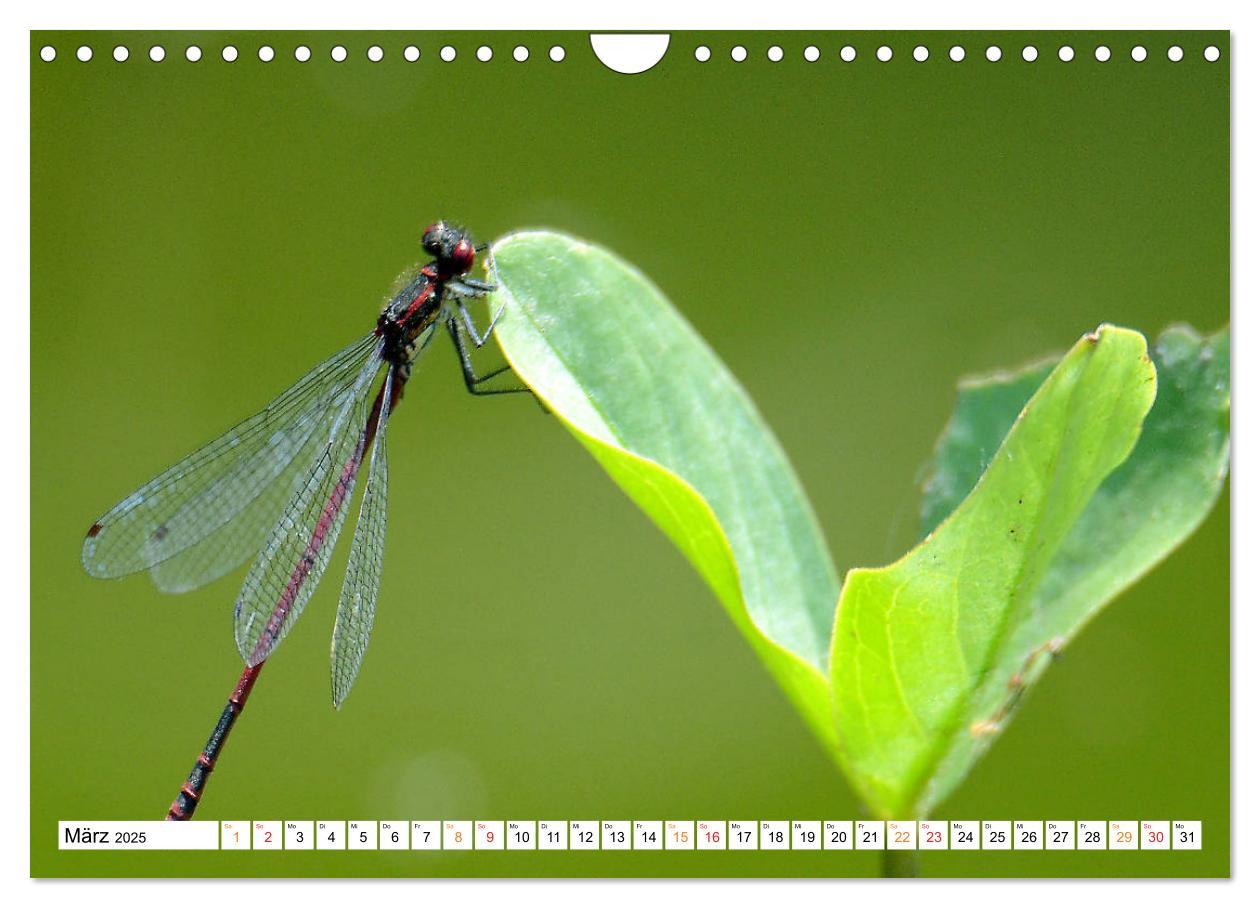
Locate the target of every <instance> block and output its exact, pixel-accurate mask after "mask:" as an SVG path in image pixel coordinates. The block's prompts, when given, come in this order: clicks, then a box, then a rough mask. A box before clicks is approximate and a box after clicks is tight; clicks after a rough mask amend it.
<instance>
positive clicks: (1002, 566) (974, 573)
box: [831, 326, 1155, 816]
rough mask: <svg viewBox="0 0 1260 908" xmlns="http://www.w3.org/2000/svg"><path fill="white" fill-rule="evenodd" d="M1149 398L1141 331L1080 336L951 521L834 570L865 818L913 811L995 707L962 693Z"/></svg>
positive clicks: (987, 665)
mask: <svg viewBox="0 0 1260 908" xmlns="http://www.w3.org/2000/svg"><path fill="white" fill-rule="evenodd" d="M1154 397H1155V370H1154V367H1153V366H1152V365H1151V362H1150V359H1149V357H1148V356H1147V354H1146V341H1145V339H1144V338H1143V337H1142V335H1140V334H1138V333H1136V332H1133V331H1127V330H1124V329H1119V328H1113V327H1110V326H1103V327H1102V328H1100V329H1099V330H1098V331H1096V332H1094V333H1092V334H1089V335H1086V336H1085V337H1084V338H1082V339H1081V340H1080V341H1079V342H1078V343H1077V344H1076V346H1075V347H1073V348H1072V350H1071V351H1069V353H1068V354H1067V356H1065V357H1064V358H1063V360H1062V362H1060V363H1059V365H1058V366H1057V367H1056V368H1055V370H1054V371H1053V372H1052V373H1051V374H1050V376H1049V377H1048V378H1047V379H1046V380H1045V382H1044V383H1043V384H1042V385H1041V387H1040V388H1039V389H1038V390H1037V392H1036V393H1035V394H1034V395H1033V397H1032V399H1031V400H1030V401H1029V402H1028V405H1027V407H1026V408H1025V409H1024V411H1023V413H1022V414H1021V415H1020V417H1019V418H1018V420H1017V421H1016V422H1015V425H1014V426H1013V427H1012V429H1011V431H1010V433H1009V434H1008V435H1007V436H1006V439H1005V441H1004V442H1003V443H1002V446H1001V447H1000V448H999V449H998V450H997V452H996V454H995V456H994V458H993V461H992V463H991V464H990V465H989V468H988V469H987V470H986V471H985V473H984V475H983V476H982V477H981V479H980V481H979V483H977V485H976V486H975V488H974V489H973V490H972V492H971V494H970V495H968V496H967V498H966V499H965V500H964V501H963V502H962V504H961V505H959V506H958V508H957V510H955V511H954V512H953V514H952V515H950V517H948V518H947V519H946V520H945V522H944V523H942V524H941V525H940V526H939V527H937V528H936V530H935V531H934V532H933V533H932V534H931V535H930V536H928V538H927V539H926V540H924V541H923V542H922V543H921V544H920V545H919V546H917V547H916V548H914V549H913V550H911V551H910V553H909V554H907V555H905V556H904V557H903V558H902V559H901V560H900V561H897V562H896V563H894V564H892V565H890V566H888V567H885V568H880V569H856V570H853V571H850V572H849V575H848V577H847V578H846V579H845V585H844V590H843V591H842V592H841V595H840V604H839V607H838V610H837V616H836V630H835V637H834V640H833V650H832V664H831V677H832V687H833V689H834V691H835V698H834V702H835V714H836V725H837V730H838V733H839V738H840V741H841V747H842V759H843V762H844V764H845V766H846V768H847V769H848V772H849V775H850V778H851V779H852V780H853V781H854V783H855V785H856V786H857V788H858V789H859V791H860V793H861V794H862V795H863V797H864V798H865V799H866V801H867V803H868V805H869V806H871V808H872V809H873V810H875V811H876V812H877V813H879V814H882V815H898V816H924V815H926V814H927V812H928V810H929V809H930V808H931V806H932V804H933V803H934V802H935V799H936V798H937V797H939V794H940V792H941V791H943V790H944V787H945V786H944V785H942V784H941V782H942V780H941V779H940V778H939V776H938V774H939V772H940V770H941V767H942V765H944V764H949V765H953V764H952V763H951V761H950V756H951V749H952V748H953V747H954V745H955V742H956V740H957V737H958V735H959V732H960V730H962V731H963V733H964V734H971V731H970V729H971V726H972V725H973V724H974V723H976V722H977V721H984V720H985V719H987V718H988V717H989V716H991V715H993V714H995V712H996V710H997V709H998V708H999V706H1000V703H990V702H988V701H987V700H984V699H982V698H979V697H978V696H977V695H978V694H984V693H986V692H987V691H989V690H990V682H992V681H993V680H994V679H995V678H1001V679H1002V680H1003V681H1005V680H1006V679H1008V678H1010V677H1011V675H1012V674H1013V671H1008V670H1007V669H1008V666H1009V661H1008V656H1009V652H1008V650H1007V648H1006V647H1005V646H1004V644H1005V643H1006V642H1007V640H1008V638H1009V637H1010V634H1011V631H1012V630H1013V629H1015V628H1017V627H1019V626H1020V624H1021V623H1022V622H1023V621H1025V620H1026V619H1027V618H1028V616H1029V614H1030V613H1031V611H1032V608H1033V598H1034V595H1035V593H1036V591H1037V588H1038V587H1039V586H1040V584H1041V582H1042V580H1043V578H1044V577H1045V575H1046V572H1047V570H1048V568H1049V566H1050V564H1051V562H1052V561H1053V560H1054V558H1055V556H1056V554H1057V553H1058V552H1059V550H1060V548H1061V547H1062V544H1063V541H1064V539H1065V538H1066V537H1067V535H1068V533H1069V532H1070V531H1071V529H1072V527H1073V525H1074V524H1075V523H1076V521H1077V519H1078V518H1079V517H1080V516H1081V514H1082V512H1083V511H1084V510H1085V507H1086V506H1087V505H1088V504H1089V501H1090V499H1091V498H1092V497H1093V495H1094V493H1095V491H1097V489H1098V487H1099V486H1100V485H1101V484H1102V482H1103V480H1104V479H1105V478H1106V477H1107V475H1108V474H1109V473H1110V472H1111V471H1112V470H1114V469H1115V468H1116V467H1117V466H1119V465H1120V464H1121V463H1122V462H1123V461H1124V460H1125V458H1126V457H1128V455H1129V452H1130V451H1131V450H1132V449H1133V446H1134V444H1135V443H1136V441H1137V438H1138V434H1139V432H1140V431H1141V426H1142V419H1143V417H1145V415H1146V412H1147V410H1148V409H1149V408H1150V405H1151V402H1152V401H1153V400H1154ZM1045 642H1047V641H1040V643H1045ZM1040 643H1039V644H1038V645H1040ZM1031 655H1032V650H1031V649H1030V650H1029V651H1027V652H1024V653H1020V654H1019V659H1020V660H1021V664H1022V661H1023V660H1026V659H1028V658H1029V657H1030V656H1031ZM964 771H965V770H964Z"/></svg>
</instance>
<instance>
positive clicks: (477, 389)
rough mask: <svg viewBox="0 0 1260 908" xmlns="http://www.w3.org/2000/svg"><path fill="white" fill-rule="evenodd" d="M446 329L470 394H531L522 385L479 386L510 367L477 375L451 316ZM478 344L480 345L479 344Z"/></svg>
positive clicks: (462, 337)
mask: <svg viewBox="0 0 1260 908" xmlns="http://www.w3.org/2000/svg"><path fill="white" fill-rule="evenodd" d="M461 309H462V307H461ZM446 329H447V330H448V331H449V332H450V334H451V340H452V341H454V342H455V352H456V353H458V354H459V364H460V367H461V368H462V369H463V370H464V386H465V387H466V388H468V392H469V393H470V394H478V395H483V394H519V393H522V392H524V393H527V394H533V391H531V390H530V389H529V388H527V387H526V386H524V385H521V386H520V387H516V388H483V387H481V385H482V384H483V383H485V382H487V381H489V380H490V379H492V378H495V377H496V376H499V375H502V374H503V373H504V372H509V371H511V369H512V367H511V366H510V365H505V366H500V367H499V368H497V369H495V370H494V371H493V372H487V373H486V374H485V375H478V374H477V370H476V369H475V368H474V367H473V362H472V355H471V354H470V353H469V351H468V345H467V344H466V343H465V342H464V334H463V328H462V326H461V325H460V324H459V322H457V321H456V320H455V319H454V318H453V317H452V318H448V319H447V320H446ZM488 333H489V332H487V334H488ZM474 340H475V339H474ZM478 346H480V344H479V345H478Z"/></svg>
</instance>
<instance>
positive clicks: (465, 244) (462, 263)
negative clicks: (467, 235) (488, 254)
mask: <svg viewBox="0 0 1260 908" xmlns="http://www.w3.org/2000/svg"><path fill="white" fill-rule="evenodd" d="M476 254H477V251H476V250H475V249H474V248H473V244H472V243H471V242H470V241H469V240H467V239H462V240H460V241H459V242H458V243H456V244H455V248H454V249H452V250H451V264H452V265H454V266H455V267H456V269H458V270H459V271H460V272H461V273H462V272H465V271H467V270H468V269H470V268H472V266H473V257H474V256H476Z"/></svg>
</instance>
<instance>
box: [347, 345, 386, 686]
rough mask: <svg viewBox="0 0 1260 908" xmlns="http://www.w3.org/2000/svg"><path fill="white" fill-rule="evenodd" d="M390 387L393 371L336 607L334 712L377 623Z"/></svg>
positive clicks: (357, 666)
mask: <svg viewBox="0 0 1260 908" xmlns="http://www.w3.org/2000/svg"><path fill="white" fill-rule="evenodd" d="M393 384H394V376H393V372H392V370H391V372H390V373H389V374H388V375H386V376H385V388H384V390H383V391H382V392H381V400H382V404H381V413H380V416H379V417H378V419H377V421H376V443H375V444H374V445H373V447H372V459H371V461H370V463H369V465H368V475H367V482H366V483H365V484H364V486H363V501H362V502H361V503H360V504H359V522H358V523H357V524H356V525H355V528H354V540H353V541H352V542H351V544H350V561H349V564H348V565H347V566H346V579H345V582H344V583H343V584H342V586H341V599H340V601H339V602H338V603H337V622H336V624H335V625H333V638H332V695H333V706H336V707H340V706H341V701H342V700H344V699H345V698H346V695H347V694H349V693H350V688H351V687H353V686H354V679H355V678H357V677H358V675H359V666H360V665H362V664H363V654H364V653H366V652H367V645H368V639H369V638H370V637H371V636H372V623H373V621H374V620H375V619H376V597H377V594H378V593H379V592H380V588H381V564H382V562H383V560H384V556H385V510H386V501H387V499H388V490H389V463H388V460H387V457H386V448H385V427H386V424H387V422H388V420H389V405H390V400H391V396H390V395H391V393H392V391H393Z"/></svg>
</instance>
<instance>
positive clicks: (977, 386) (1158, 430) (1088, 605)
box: [923, 326, 1230, 804]
mask: <svg viewBox="0 0 1260 908" xmlns="http://www.w3.org/2000/svg"><path fill="white" fill-rule="evenodd" d="M1153 359H1154V361H1155V369H1156V374H1157V376H1158V389H1159V390H1158V395H1157V397H1156V398H1155V404H1154V406H1153V407H1152V408H1151V411H1150V414H1149V415H1148V416H1147V418H1146V422H1145V424H1144V425H1143V427H1142V435H1141V437H1140V438H1139V439H1138V443H1137V446H1136V447H1135V448H1134V449H1133V453H1132V454H1131V455H1129V458H1128V460H1126V461H1125V462H1124V463H1123V464H1122V465H1121V466H1120V467H1119V468H1117V469H1116V471H1115V472H1113V473H1112V474H1111V475H1110V476H1108V477H1107V479H1106V481H1105V482H1104V483H1103V484H1102V486H1101V487H1100V488H1099V490H1098V492H1097V493H1096V494H1095V495H1094V497H1093V499H1091V501H1090V503H1089V506H1088V507H1087V508H1086V509H1085V512H1084V513H1083V514H1082V515H1081V517H1080V518H1079V519H1078V520H1077V522H1076V525H1075V526H1073V528H1072V531H1071V532H1070V533H1069V534H1068V536H1067V538H1066V539H1064V541H1063V544H1062V545H1061V546H1060V550H1059V552H1058V554H1057V556H1056V557H1055V559H1054V560H1053V562H1052V563H1051V564H1050V567H1049V568H1048V570H1047V571H1046V575H1045V577H1044V578H1043V580H1042V582H1041V584H1040V586H1039V587H1038V588H1037V591H1036V594H1035V596H1034V597H1033V605H1032V609H1031V610H1030V611H1029V612H1028V614H1027V615H1026V616H1025V618H1024V620H1022V621H1020V622H1019V623H1018V624H1017V626H1015V627H1013V628H1012V630H1011V632H1010V635H1009V640H1008V642H1007V644H1006V646H1005V651H1004V653H1003V655H1002V658H1001V659H1000V660H999V662H998V664H997V668H996V669H995V671H993V672H992V673H991V674H990V677H989V678H988V680H987V682H986V684H985V686H984V687H983V688H982V689H981V690H979V691H978V692H977V694H976V697H975V699H976V702H977V704H978V705H977V708H976V710H975V716H974V718H975V721H976V722H981V723H983V722H984V721H985V720H984V718H983V717H984V716H986V715H988V716H990V717H992V715H993V713H992V712H989V711H990V710H992V711H994V712H996V711H998V710H1000V709H1001V707H1002V704H1003V703H1004V702H1006V701H1008V700H1009V699H1010V698H1011V695H1012V692H1011V690H1010V688H1009V686H1008V682H1009V681H1010V679H1011V678H1012V677H1013V676H1014V675H1015V674H1016V673H1019V674H1020V675H1021V679H1022V690H1026V689H1027V688H1028V686H1030V685H1031V684H1032V683H1034V682H1035V681H1036V679H1037V678H1038V677H1039V676H1040V674H1041V672H1042V671H1044V670H1045V668H1046V667H1047V665H1048V664H1049V660H1046V659H1034V660H1033V661H1032V662H1031V664H1029V665H1028V667H1027V670H1025V669H1024V665H1023V664H1021V663H1027V662H1028V654H1029V653H1031V652H1033V651H1034V650H1035V649H1036V648H1037V647H1038V646H1039V645H1041V644H1042V643H1044V642H1046V641H1050V640H1056V639H1057V644H1056V646H1057V647H1061V646H1062V645H1063V644H1066V642H1067V641H1068V640H1070V639H1071V638H1072V637H1074V636H1075V635H1076V634H1077V633H1079V632H1080V630H1081V629H1082V628H1083V627H1084V626H1085V624H1086V623H1088V621H1089V620H1090V619H1091V618H1092V617H1093V616H1094V615H1096V614H1097V613H1098V612H1099V611H1100V610H1101V609H1102V608H1103V606H1105V605H1106V604H1107V603H1108V602H1110V601H1111V600H1112V599H1113V598H1115V597H1116V596H1117V595H1119V594H1120V593H1121V592H1123V591H1124V590H1125V589H1126V588H1127V587H1129V586H1130V585H1131V584H1133V583H1134V582H1136V581H1137V580H1138V579H1139V578H1140V577H1141V576H1142V575H1143V574H1145V573H1146V572H1147V571H1149V570H1151V568H1153V567H1154V566H1155V565H1157V564H1158V563H1159V562H1160V561H1162V560H1163V559H1164V558H1165V557H1166V556H1167V555H1168V554H1169V553H1170V552H1171V551H1172V550H1173V549H1175V548H1176V547H1177V546H1178V545H1180V544H1181V542H1182V541H1183V540H1184V539H1185V538H1186V537H1188V536H1189V535H1190V534H1191V533H1192V532H1194V530H1195V529H1196V528H1197V527H1198V526H1199V524H1200V523H1202V522H1203V520H1204V518H1206V517H1207V515H1208V512H1209V511H1210V510H1211V508H1212V505H1213V504H1214V503H1215V501H1216V499H1217V497H1218V496H1219V494H1220V491H1221V487H1222V484H1223V483H1224V481H1225V475H1226V473H1227V472H1228V469H1229V404H1230V397H1229V332H1228V330H1221V331H1219V332H1217V333H1216V334H1214V335H1212V336H1210V337H1207V338H1202V337H1200V336H1199V335H1198V334H1197V333H1195V332H1194V331H1193V330H1191V329H1189V328H1187V327H1183V326H1177V327H1173V328H1170V329H1168V330H1167V331H1165V332H1164V333H1163V334H1162V335H1161V336H1160V337H1159V339H1158V340H1157V341H1156V343H1155V347H1154V350H1153ZM1046 371H1047V369H1046V367H1045V366H1044V365H1041V366H1033V367H1030V368H1029V369H1028V370H1026V371H1025V372H1023V373H1022V374H1019V375H1015V376H997V377H995V378H993V379H991V380H989V381H987V382H985V381H971V382H967V383H964V384H963V386H962V388H961V389H960V390H961V393H960V396H959V402H958V407H957V410H956V411H955V415H954V418H953V419H952V420H951V422H950V425H949V427H948V428H947V429H946V433H945V435H944V436H943V438H942V442H941V444H940V445H939V446H938V448H937V457H936V462H935V471H934V473H933V475H932V478H931V479H930V480H929V481H928V483H927V485H926V486H925V495H924V508H923V514H924V518H925V523H926V521H929V520H932V519H934V517H935V516H936V515H937V514H939V513H941V512H942V511H943V512H945V513H948V511H949V510H951V509H952V507H953V506H954V504H956V503H957V499H955V500H954V501H950V500H949V498H948V497H947V496H945V495H943V494H942V492H943V490H945V489H955V490H956V489H957V488H958V487H959V486H960V485H961V484H962V483H964V482H965V481H966V477H967V476H968V475H974V473H971V472H970V471H969V470H968V469H967V466H968V465H970V464H974V463H978V462H980V461H981V458H982V457H983V451H984V450H985V449H986V448H987V449H988V450H993V449H995V448H996V447H997V445H998V444H999V443H1000V438H1001V435H1002V433H1003V432H1004V431H1005V430H1004V429H1002V428H1001V422H1002V418H1001V417H1002V416H1005V417H1006V422H1007V425H1009V424H1010V423H1011V422H1014V419H1015V417H1016V416H1017V415H1018V412H1019V408H1020V407H1022V403H1019V402H1018V399H1019V397H1020V396H1021V395H1022V396H1024V397H1025V399H1027V397H1029V396H1031V392H1032V390H1034V389H1035V387H1036V385H1037V384H1038V383H1039V379H1040V378H1041V377H1042V376H1044V375H1045V373H1046ZM978 399H985V400H987V401H988V403H989V404H991V405H993V409H992V411H991V412H990V413H989V414H988V415H987V418H986V419H971V418H970V416H971V414H973V413H974V412H975V404H976V403H977V400H978ZM1012 404H1013V406H1012ZM963 439H966V441H965V442H964V441H963ZM968 447H970V450H968ZM959 467H962V469H961V470H958V468H959ZM950 472H956V476H957V478H956V479H953V480H949V479H947V478H946V474H948V473H950ZM977 472H978V471H977ZM1003 718H1005V717H1003ZM1002 724H1004V722H999V723H997V727H992V726H989V725H981V727H980V728H979V729H978V730H979V731H980V734H974V733H972V731H971V729H970V728H966V729H959V731H958V732H957V733H956V735H955V738H954V741H953V742H952V744H951V746H950V749H949V751H948V753H947V754H946V756H945V758H944V759H943V760H942V761H941V765H940V767H939V768H938V769H937V771H936V774H935V777H934V778H933V779H932V780H931V781H930V783H929V785H928V787H927V789H926V791H925V793H924V796H923V800H924V801H925V802H926V803H929V804H931V803H936V802H937V801H939V800H940V799H941V798H942V797H944V796H945V795H946V794H948V793H949V791H950V790H951V789H952V788H953V787H954V786H955V785H956V784H957V783H958V782H959V781H961V780H962V778H963V777H964V776H965V775H966V773H967V771H968V769H969V768H970V766H971V765H972V763H974V762H975V761H976V760H977V759H979V757H980V756H981V755H982V754H983V752H984V751H985V750H986V749H987V748H988V746H989V745H990V744H991V743H992V741H993V739H994V737H996V734H997V733H998V732H1000V730H1001V725H1002Z"/></svg>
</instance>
